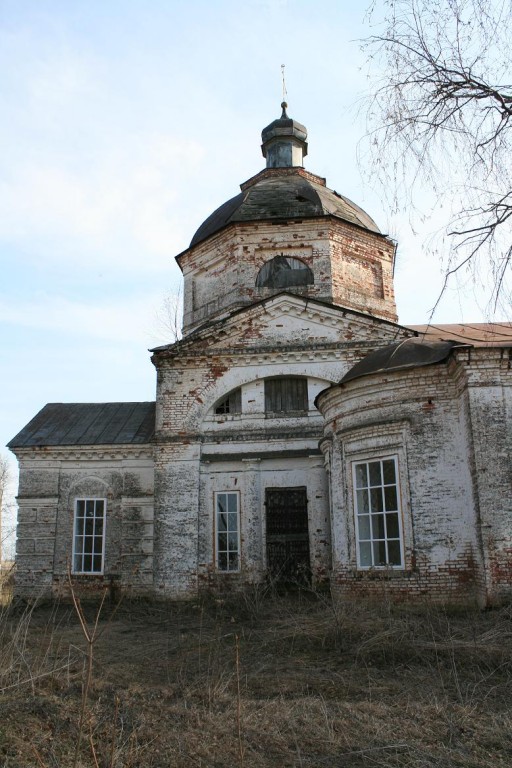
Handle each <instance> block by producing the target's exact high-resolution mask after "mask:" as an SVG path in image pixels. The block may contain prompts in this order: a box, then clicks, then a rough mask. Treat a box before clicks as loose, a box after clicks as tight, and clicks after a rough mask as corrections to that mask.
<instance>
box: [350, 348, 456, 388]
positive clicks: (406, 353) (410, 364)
mask: <svg viewBox="0 0 512 768" xmlns="http://www.w3.org/2000/svg"><path fill="white" fill-rule="evenodd" d="M460 346H465V345H462V344H460V343H457V342H453V341H421V340H419V339H416V338H412V339H404V340H403V341H400V342H398V344H389V345H386V346H385V347H379V349H376V350H374V351H373V352H370V354H368V355H366V356H365V357H363V359H362V360H360V361H359V362H358V363H356V365H354V367H353V368H351V369H350V370H349V371H348V372H347V373H346V374H345V376H344V377H343V378H342V379H341V381H340V384H346V383H347V382H348V381H352V380H353V379H359V378H361V376H369V375H370V374H372V373H389V372H391V371H402V370H406V369H408V368H418V367H421V366H424V365H434V364H436V363H443V362H445V361H446V360H447V359H448V357H449V356H450V353H451V351H452V349H453V348H454V347H460Z"/></svg>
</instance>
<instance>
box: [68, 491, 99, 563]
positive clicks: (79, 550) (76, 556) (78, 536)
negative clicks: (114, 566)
mask: <svg viewBox="0 0 512 768" xmlns="http://www.w3.org/2000/svg"><path fill="white" fill-rule="evenodd" d="M81 503H83V504H84V512H86V507H87V503H89V504H91V503H93V504H94V509H93V517H92V519H93V520H94V521H95V522H96V520H99V519H101V521H102V525H101V534H100V535H98V534H96V533H95V532H94V533H93V535H92V537H93V538H100V536H101V553H100V552H98V551H97V550H94V551H93V552H91V553H87V552H86V551H85V547H84V543H85V538H86V534H85V533H84V531H83V529H82V531H80V530H79V528H80V525H79V521H80V520H85V515H79V514H78V512H79V505H80V504H81ZM98 503H101V504H103V510H102V512H101V513H99V514H98V513H97V511H96V510H97V507H98ZM106 522H107V500H106V499H105V498H103V497H96V496H93V497H90V496H89V497H81V498H76V499H75V504H74V513H73V555H72V557H73V559H72V562H73V569H72V572H73V573H75V574H81V575H86V576H101V575H102V574H103V571H104V567H105V529H106ZM93 529H94V531H95V529H96V526H95V524H94V525H93ZM79 543H80V547H78V546H77V545H78V544H79ZM100 554H101V568H100V569H99V570H98V569H95V568H94V567H93V565H94V560H93V559H92V560H91V567H90V568H88V569H85V568H84V558H85V557H86V556H90V557H91V558H94V557H98V556H99V555H100ZM78 566H81V567H78Z"/></svg>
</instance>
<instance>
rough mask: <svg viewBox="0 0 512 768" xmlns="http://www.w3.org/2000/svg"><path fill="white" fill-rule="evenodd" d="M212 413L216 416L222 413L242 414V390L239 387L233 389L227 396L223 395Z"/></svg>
mask: <svg viewBox="0 0 512 768" xmlns="http://www.w3.org/2000/svg"><path fill="white" fill-rule="evenodd" d="M213 412H214V413H215V414H217V415H222V414H224V413H241V412H242V390H241V389H240V387H238V389H234V390H233V391H232V392H230V393H229V395H225V396H224V397H223V398H222V399H221V400H219V401H218V402H217V403H216V405H215V406H214V409H213Z"/></svg>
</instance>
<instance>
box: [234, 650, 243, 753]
mask: <svg viewBox="0 0 512 768" xmlns="http://www.w3.org/2000/svg"><path fill="white" fill-rule="evenodd" d="M235 667H236V723H237V726H238V762H239V765H240V768H244V745H243V741H242V700H241V696H240V640H239V638H238V635H235Z"/></svg>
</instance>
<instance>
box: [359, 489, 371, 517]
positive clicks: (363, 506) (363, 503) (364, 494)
mask: <svg viewBox="0 0 512 768" xmlns="http://www.w3.org/2000/svg"><path fill="white" fill-rule="evenodd" d="M357 511H358V512H359V514H364V513H365V512H369V511H370V502H369V500H368V491H357Z"/></svg>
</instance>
